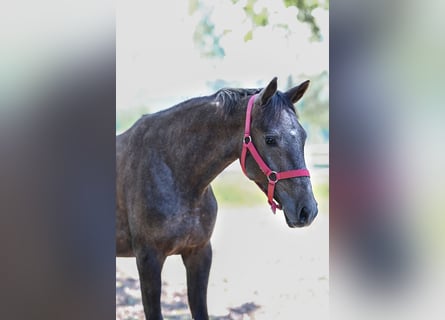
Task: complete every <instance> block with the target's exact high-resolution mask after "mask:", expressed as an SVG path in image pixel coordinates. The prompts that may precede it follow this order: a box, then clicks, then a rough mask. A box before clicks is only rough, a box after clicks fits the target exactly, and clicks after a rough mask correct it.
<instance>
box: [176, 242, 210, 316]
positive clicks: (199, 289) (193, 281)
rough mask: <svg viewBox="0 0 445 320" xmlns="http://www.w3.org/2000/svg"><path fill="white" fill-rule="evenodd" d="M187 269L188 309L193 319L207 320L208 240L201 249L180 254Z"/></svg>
mask: <svg viewBox="0 0 445 320" xmlns="http://www.w3.org/2000/svg"><path fill="white" fill-rule="evenodd" d="M182 260H183V261H184V265H185V268H186V270H187V291H188V300H189V305H190V310H191V312H192V317H193V319H195V320H208V319H209V315H208V311H207V285H208V282H209V273H210V266H211V264H212V247H211V245H210V242H209V243H208V244H207V245H206V246H205V247H204V248H202V249H199V250H197V249H194V250H191V251H190V252H187V253H183V254H182Z"/></svg>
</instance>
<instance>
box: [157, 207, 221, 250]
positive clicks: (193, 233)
mask: <svg viewBox="0 0 445 320" xmlns="http://www.w3.org/2000/svg"><path fill="white" fill-rule="evenodd" d="M214 222H215V221H214V220H213V221H209V217H207V216H202V215H199V214H190V213H185V214H184V215H182V216H178V217H175V218H174V219H171V220H170V221H167V222H166V225H165V230H164V232H165V235H168V236H167V238H164V239H165V240H166V241H165V242H164V244H165V245H166V248H165V249H166V251H167V252H168V254H178V253H181V252H183V251H185V250H191V249H194V248H199V247H203V246H205V245H206V244H207V243H208V241H209V240H210V237H211V235H212V232H213V227H214Z"/></svg>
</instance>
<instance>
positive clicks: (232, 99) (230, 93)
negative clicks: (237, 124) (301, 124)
mask: <svg viewBox="0 0 445 320" xmlns="http://www.w3.org/2000/svg"><path fill="white" fill-rule="evenodd" d="M261 90H262V88H257V89H238V88H223V89H220V90H218V91H217V92H216V93H215V94H214V97H215V99H216V101H217V102H218V103H219V104H220V105H221V106H222V108H223V110H224V111H223V112H224V113H225V114H227V115H231V114H233V113H234V112H235V111H236V110H237V108H239V107H240V101H241V100H242V99H243V98H246V97H249V96H251V95H253V94H257V93H259V92H260V91H261ZM271 106H272V107H271ZM283 108H288V109H289V110H292V111H293V112H294V113H295V114H296V115H297V117H298V114H297V112H296V110H295V108H294V107H293V105H292V104H289V101H288V100H287V98H286V97H285V95H284V94H283V93H282V92H280V91H277V92H276V93H275V94H274V95H273V96H272V99H270V100H269V102H268V103H267V104H266V105H264V107H263V110H264V112H265V114H264V118H265V119H268V120H276V119H277V117H279V115H280V111H281V110H282V109H283Z"/></svg>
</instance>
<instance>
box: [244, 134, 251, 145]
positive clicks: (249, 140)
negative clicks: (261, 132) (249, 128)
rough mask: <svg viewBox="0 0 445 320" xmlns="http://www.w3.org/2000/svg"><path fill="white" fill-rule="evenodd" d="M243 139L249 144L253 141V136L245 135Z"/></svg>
mask: <svg viewBox="0 0 445 320" xmlns="http://www.w3.org/2000/svg"><path fill="white" fill-rule="evenodd" d="M243 141H244V144H249V143H250V142H252V138H251V137H250V136H245V137H244V139H243Z"/></svg>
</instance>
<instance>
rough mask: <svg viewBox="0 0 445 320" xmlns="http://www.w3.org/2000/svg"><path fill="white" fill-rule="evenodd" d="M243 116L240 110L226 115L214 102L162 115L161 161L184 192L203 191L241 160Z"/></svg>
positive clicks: (178, 109)
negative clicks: (163, 132) (225, 170)
mask: <svg viewBox="0 0 445 320" xmlns="http://www.w3.org/2000/svg"><path fill="white" fill-rule="evenodd" d="M218 108H219V109H218ZM241 109H243V108H241ZM244 117H245V115H244V111H243V110H237V111H236V112H234V113H233V114H231V115H226V114H224V112H223V111H222V110H221V107H220V106H218V105H216V104H215V103H214V102H209V103H204V104H201V105H198V106H194V107H187V106H185V107H184V108H177V109H176V110H172V112H171V114H170V113H167V114H166V115H165V118H164V119H163V120H164V121H166V122H165V123H164V124H163V128H162V129H160V130H161V131H165V134H164V136H165V137H164V138H165V139H166V140H165V141H163V142H162V143H163V146H162V149H163V150H164V151H163V152H165V154H164V159H165V160H164V161H165V162H166V164H167V165H168V166H169V167H170V169H171V170H172V171H173V172H174V176H175V179H176V180H177V182H178V183H179V184H180V185H181V186H182V187H184V188H185V189H186V190H187V192H198V193H199V192H202V191H204V190H205V189H206V188H207V187H208V185H209V184H210V182H212V180H213V179H214V178H216V176H217V175H218V174H219V173H221V172H222V171H223V170H224V169H225V168H226V167H227V166H228V165H229V164H231V163H232V162H234V161H235V160H236V159H238V158H239V157H240V153H241V147H242V138H243V130H244ZM153 122H156V120H154V121H153Z"/></svg>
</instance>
